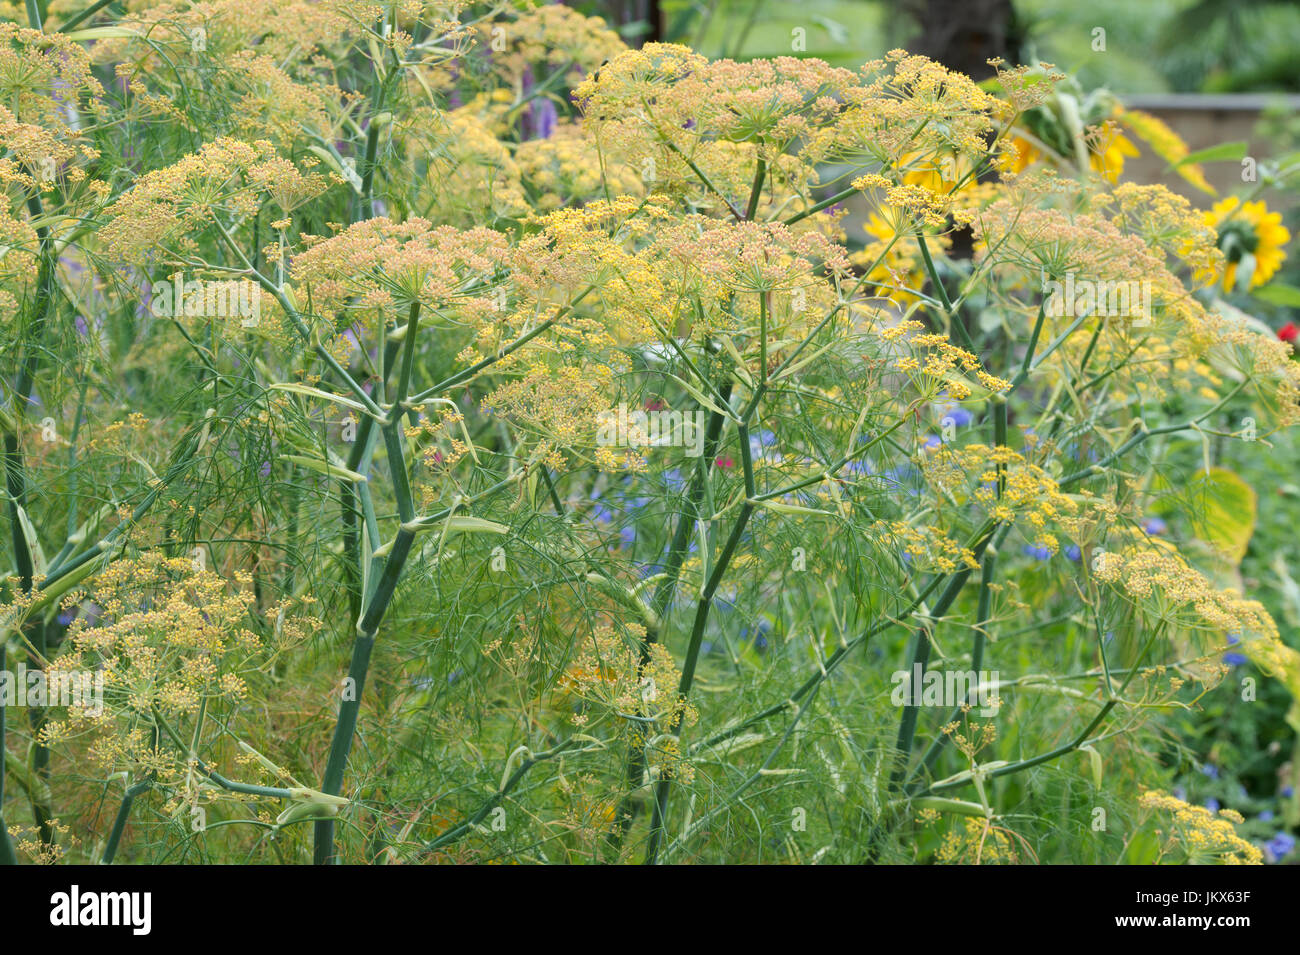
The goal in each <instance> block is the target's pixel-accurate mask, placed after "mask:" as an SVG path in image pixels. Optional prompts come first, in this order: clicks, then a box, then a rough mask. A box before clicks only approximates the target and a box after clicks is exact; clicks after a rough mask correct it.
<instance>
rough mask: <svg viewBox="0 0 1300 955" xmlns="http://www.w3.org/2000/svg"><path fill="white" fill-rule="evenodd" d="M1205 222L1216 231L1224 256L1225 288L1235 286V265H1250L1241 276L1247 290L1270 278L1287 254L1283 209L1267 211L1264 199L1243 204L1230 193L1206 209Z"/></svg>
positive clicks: (1236, 278) (1286, 232)
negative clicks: (1285, 250)
mask: <svg viewBox="0 0 1300 955" xmlns="http://www.w3.org/2000/svg"><path fill="white" fill-rule="evenodd" d="M1205 223H1206V225H1211V226H1214V228H1215V229H1216V230H1217V231H1218V233H1219V243H1218V244H1219V248H1220V249H1222V250H1223V256H1224V259H1225V260H1226V267H1225V268H1224V270H1223V288H1224V291H1227V292H1231V291H1232V290H1233V289H1236V288H1237V287H1238V276H1237V266H1238V265H1241V264H1243V263H1244V264H1245V265H1246V268H1247V269H1249V272H1248V273H1247V274H1246V276H1245V277H1244V278H1243V284H1244V289H1243V290H1249V289H1253V288H1256V287H1258V286H1260V285H1263V284H1264V283H1265V282H1267V281H1268V280H1269V279H1270V278H1272V277H1273V274H1274V273H1275V272H1277V270H1278V269H1279V268H1280V267H1281V265H1282V260H1283V259H1285V258H1286V253H1285V252H1283V251H1282V247H1283V246H1284V245H1286V244H1287V243H1288V242H1289V241H1291V233H1290V232H1288V231H1287V229H1286V227H1285V226H1284V225H1282V213H1280V212H1269V211H1268V207H1267V206H1266V205H1264V203H1263V202H1247V203H1245V204H1243V203H1242V202H1241V200H1240V199H1238V198H1237V197H1236V196H1229V197H1228V198H1227V199H1223V200H1221V201H1219V202H1216V203H1215V204H1214V206H1213V208H1211V209H1210V211H1209V212H1207V213H1205Z"/></svg>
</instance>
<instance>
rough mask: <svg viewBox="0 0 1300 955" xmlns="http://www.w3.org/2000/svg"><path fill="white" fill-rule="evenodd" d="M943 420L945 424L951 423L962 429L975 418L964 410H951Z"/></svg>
mask: <svg viewBox="0 0 1300 955" xmlns="http://www.w3.org/2000/svg"><path fill="white" fill-rule="evenodd" d="M943 418H944V422H945V423H946V422H949V421H951V422H952V424H954V425H956V426H957V427H959V428H964V427H966V425H968V424H970V423H971V422H972V421H974V420H975V416H974V415H973V414H971V413H970V412H969V411H967V410H966V409H965V408H953V409H951V410H950V411H949V412H948V413H947V414H946V415H944V416H943Z"/></svg>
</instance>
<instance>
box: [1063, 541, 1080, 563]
mask: <svg viewBox="0 0 1300 955" xmlns="http://www.w3.org/2000/svg"><path fill="white" fill-rule="evenodd" d="M1065 556H1066V557H1067V558H1069V559H1070V560H1072V561H1074V562H1075V563H1076V564H1077V563H1078V562H1079V561H1080V560H1082V559H1083V551H1082V550H1080V549H1079V545H1078V544H1071V545H1070V546H1069V547H1067V548H1065Z"/></svg>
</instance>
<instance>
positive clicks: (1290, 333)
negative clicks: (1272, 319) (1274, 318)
mask: <svg viewBox="0 0 1300 955" xmlns="http://www.w3.org/2000/svg"><path fill="white" fill-rule="evenodd" d="M1277 337H1278V338H1280V339H1282V341H1284V342H1293V341H1295V340H1296V338H1297V337H1300V328H1297V327H1296V323H1295V322H1287V323H1286V324H1285V325H1283V326H1282V327H1281V328H1279V329H1278V330H1277Z"/></svg>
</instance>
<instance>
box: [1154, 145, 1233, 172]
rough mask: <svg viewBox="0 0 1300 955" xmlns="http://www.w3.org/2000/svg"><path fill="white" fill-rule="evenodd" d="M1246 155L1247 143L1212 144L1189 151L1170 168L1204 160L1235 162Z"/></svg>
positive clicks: (1171, 164)
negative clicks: (1205, 147)
mask: <svg viewBox="0 0 1300 955" xmlns="http://www.w3.org/2000/svg"><path fill="white" fill-rule="evenodd" d="M1245 155H1246V144H1245V143H1219V145H1217V146H1211V147H1209V148H1208V149H1201V150H1197V151H1196V152H1194V153H1188V154H1187V155H1186V156H1184V157H1183V158H1182V159H1180V160H1178V162H1175V163H1170V164H1169V168H1170V169H1178V168H1179V167H1180V166H1189V165H1191V164H1193V163H1202V162H1235V161H1239V160H1240V159H1241V158H1242V157H1243V156H1245Z"/></svg>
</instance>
